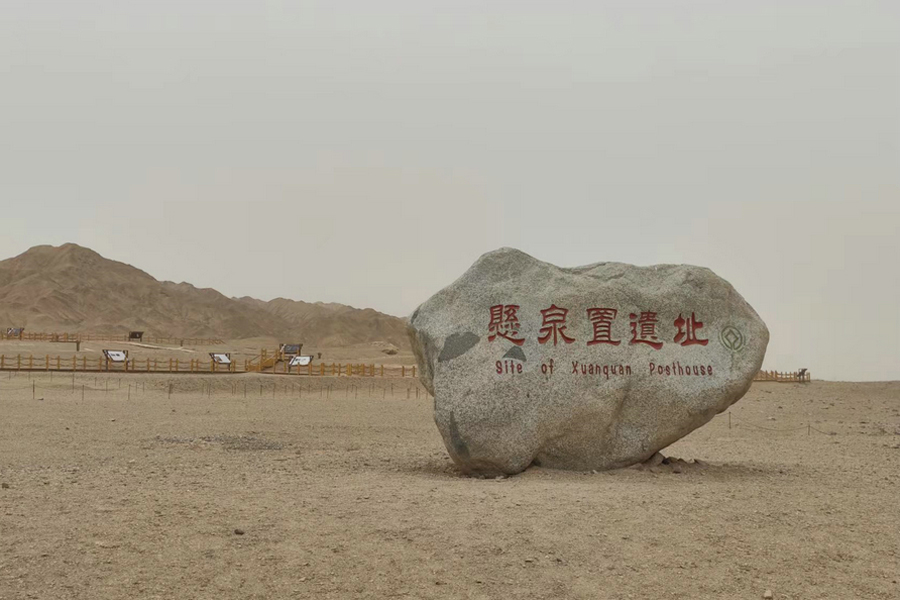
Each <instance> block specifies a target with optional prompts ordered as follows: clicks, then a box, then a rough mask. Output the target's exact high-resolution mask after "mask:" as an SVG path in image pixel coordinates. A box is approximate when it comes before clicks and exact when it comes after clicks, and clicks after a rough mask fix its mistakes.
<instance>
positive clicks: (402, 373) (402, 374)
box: [400, 365, 406, 377]
mask: <svg viewBox="0 0 900 600" xmlns="http://www.w3.org/2000/svg"><path fill="white" fill-rule="evenodd" d="M400 377H406V365H400Z"/></svg>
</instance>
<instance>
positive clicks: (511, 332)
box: [488, 304, 525, 346]
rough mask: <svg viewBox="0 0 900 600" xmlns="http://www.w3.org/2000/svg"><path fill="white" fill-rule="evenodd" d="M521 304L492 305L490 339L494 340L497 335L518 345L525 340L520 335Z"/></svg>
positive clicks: (489, 326)
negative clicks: (519, 314)
mask: <svg viewBox="0 0 900 600" xmlns="http://www.w3.org/2000/svg"><path fill="white" fill-rule="evenodd" d="M518 312H519V305H518V304H497V305H495V306H492V307H491V322H490V323H488V332H489V335H488V341H489V342H493V341H494V340H495V339H497V336H499V337H502V338H506V339H508V340H509V341H511V342H512V343H513V344H515V345H516V346H521V345H522V344H524V343H525V340H523V339H522V338H520V337H519V317H518Z"/></svg>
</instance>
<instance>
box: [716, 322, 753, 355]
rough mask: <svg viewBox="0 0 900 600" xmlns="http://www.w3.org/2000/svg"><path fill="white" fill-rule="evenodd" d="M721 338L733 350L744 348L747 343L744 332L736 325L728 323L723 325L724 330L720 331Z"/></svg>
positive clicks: (723, 343) (724, 344)
mask: <svg viewBox="0 0 900 600" xmlns="http://www.w3.org/2000/svg"><path fill="white" fill-rule="evenodd" d="M719 340H720V341H721V342H722V345H723V346H725V347H726V348H728V349H729V350H731V351H732V352H737V351H739V350H742V349H743V348H744V346H746V345H747V340H745V339H744V334H743V333H741V330H740V329H738V328H737V327H735V326H734V325H726V326H725V327H723V328H722V331H721V332H720V333H719Z"/></svg>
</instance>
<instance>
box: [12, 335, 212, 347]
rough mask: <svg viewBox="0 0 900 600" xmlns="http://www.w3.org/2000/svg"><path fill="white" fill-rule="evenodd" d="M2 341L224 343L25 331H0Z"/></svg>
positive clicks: (164, 343)
mask: <svg viewBox="0 0 900 600" xmlns="http://www.w3.org/2000/svg"><path fill="white" fill-rule="evenodd" d="M0 340H13V341H16V340H18V341H23V342H72V343H74V342H142V343H146V344H161V345H170V346H175V345H178V346H220V345H222V344H223V343H224V342H223V341H222V340H220V339H217V338H188V337H154V336H146V335H145V336H144V337H143V338H142V339H140V340H132V339H130V338H129V337H128V334H127V333H123V334H96V333H45V332H29V331H23V332H22V333H20V334H19V335H7V333H6V332H5V331H0Z"/></svg>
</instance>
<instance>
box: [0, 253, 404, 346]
mask: <svg viewBox="0 0 900 600" xmlns="http://www.w3.org/2000/svg"><path fill="white" fill-rule="evenodd" d="M0 326H2V327H4V328H5V327H26V328H27V329H28V330H31V331H61V332H62V331H64V332H91V333H123V332H127V331H131V330H142V331H145V332H147V333H148V334H150V335H156V336H165V337H169V336H172V337H178V336H183V337H216V338H222V339H240V338H249V337H257V336H275V337H279V338H284V339H285V340H287V339H292V340H297V341H300V342H303V343H309V344H318V345H322V346H345V345H351V344H358V343H365V342H375V341H383V342H389V343H392V344H394V345H397V346H399V347H406V346H407V345H408V343H409V342H408V341H407V337H406V323H405V321H404V320H403V319H400V318H399V317H394V316H391V315H386V314H384V313H380V312H378V311H376V310H372V309H370V308H366V309H358V308H353V307H352V306H346V305H343V304H333V303H322V302H315V303H310V302H301V301H297V300H288V299H285V298H276V299H275V300H271V301H269V302H265V301H263V300H257V299H255V298H249V297H243V298H228V297H227V296H224V295H223V294H221V293H219V292H218V291H216V290H214V289H210V288H197V287H194V286H193V285H191V284H189V283H173V282H170V281H158V280H157V279H155V278H154V277H152V276H151V275H149V274H148V273H145V272H144V271H141V270H140V269H138V268H136V267H133V266H131V265H128V264H125V263H122V262H118V261H115V260H110V259H108V258H104V257H103V256H101V255H100V254H98V253H96V252H94V251H93V250H90V249H89V248H84V247H81V246H78V245H77V244H64V245H62V246H58V247H55V246H35V247H34V248H31V249H29V250H27V251H26V252H24V253H22V254H20V255H19V256H16V257H14V258H9V259H7V260H4V261H0Z"/></svg>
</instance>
